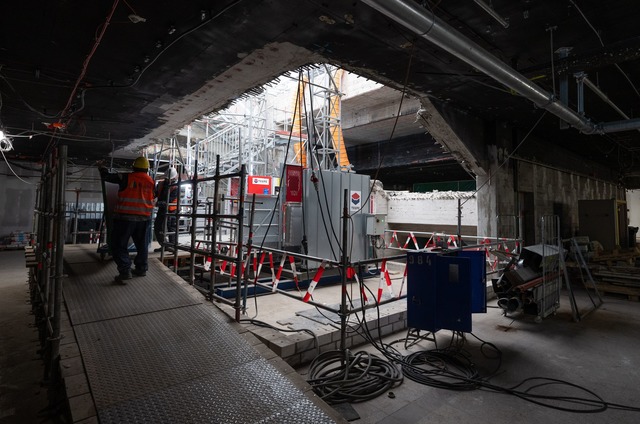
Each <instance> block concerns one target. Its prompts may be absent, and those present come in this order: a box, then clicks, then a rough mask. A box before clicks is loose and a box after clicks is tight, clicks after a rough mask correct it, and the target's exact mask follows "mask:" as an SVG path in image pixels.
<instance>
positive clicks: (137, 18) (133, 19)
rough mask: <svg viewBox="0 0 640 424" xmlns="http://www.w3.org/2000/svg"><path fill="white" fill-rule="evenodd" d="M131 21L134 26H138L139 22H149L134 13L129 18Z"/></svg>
mask: <svg viewBox="0 0 640 424" xmlns="http://www.w3.org/2000/svg"><path fill="white" fill-rule="evenodd" d="M128 17H129V20H130V21H131V22H133V23H134V24H137V23H139V22H147V20H146V19H145V18H143V17H142V16H140V15H136V14H135V13H132V14H131V15H129V16H128Z"/></svg>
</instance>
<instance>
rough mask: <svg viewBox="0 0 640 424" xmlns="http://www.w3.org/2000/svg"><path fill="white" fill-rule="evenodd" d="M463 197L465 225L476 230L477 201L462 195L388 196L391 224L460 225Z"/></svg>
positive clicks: (415, 194) (398, 194)
mask: <svg viewBox="0 0 640 424" xmlns="http://www.w3.org/2000/svg"><path fill="white" fill-rule="evenodd" d="M458 196H459V197H463V198H462V199H461V202H462V203H464V205H463V206H462V225H465V226H467V225H468V226H473V227H475V226H477V225H478V214H477V206H476V198H475V197H471V198H469V197H467V196H468V195H467V194H460V193H452V192H447V193H444V192H442V193H397V192H396V193H393V192H391V193H390V195H389V201H388V215H387V222H388V223H389V224H419V225H423V224H432V225H458V199H457V197H458Z"/></svg>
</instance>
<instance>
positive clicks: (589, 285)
mask: <svg viewBox="0 0 640 424" xmlns="http://www.w3.org/2000/svg"><path fill="white" fill-rule="evenodd" d="M571 246H572V247H573V249H574V251H575V257H576V262H577V263H578V267H579V269H580V280H581V281H582V285H583V286H584V288H585V290H586V292H587V295H588V296H589V300H590V301H591V305H592V306H591V308H589V309H588V310H586V311H584V312H583V313H581V312H580V310H579V308H578V302H577V301H576V297H575V294H574V293H573V288H572V287H571V280H570V279H569V274H568V272H567V266H566V264H565V262H564V258H563V256H562V255H560V261H561V266H562V270H563V272H564V279H565V281H566V282H567V290H568V292H569V301H570V302H571V313H572V316H573V320H574V321H576V322H579V321H580V320H582V319H583V318H584V317H586V316H587V315H589V314H590V313H591V312H593V311H595V310H596V309H598V308H599V307H600V306H601V305H602V304H603V303H604V301H603V300H602V296H601V295H600V292H599V291H598V286H597V285H596V282H595V281H594V280H593V276H592V275H591V271H589V266H588V265H587V262H586V261H585V259H584V256H582V252H581V251H580V247H579V246H578V242H577V241H576V239H575V238H571ZM585 275H586V277H587V279H586V280H585ZM589 289H593V291H594V292H595V294H596V296H597V300H598V301H597V302H596V299H594V297H593V295H592V294H591V291H590V290H589Z"/></svg>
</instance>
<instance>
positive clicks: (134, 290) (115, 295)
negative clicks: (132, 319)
mask: <svg viewBox="0 0 640 424" xmlns="http://www.w3.org/2000/svg"><path fill="white" fill-rule="evenodd" d="M162 268H163V265H161V264H160V263H159V262H157V261H154V260H150V261H149V270H148V271H147V276H146V277H134V278H133V279H131V280H129V281H128V282H127V284H126V285H122V284H118V283H115V282H114V281H113V279H114V277H115V276H116V274H117V273H118V272H117V270H116V266H115V264H114V263H113V262H112V261H109V262H105V263H103V262H98V263H95V262H94V263H73V264H67V269H68V271H69V278H68V279H65V280H64V283H63V284H64V292H65V300H66V301H67V307H68V308H69V315H70V318H71V322H72V323H73V324H74V325H77V324H83V323H87V322H93V321H99V320H104V319H110V318H117V317H122V316H128V315H137V314H142V313H148V312H153V311H160V310H165V309H171V308H178V307H182V306H187V305H196V304H200V303H202V299H198V298H196V297H193V296H192V295H191V294H189V293H188V292H187V291H185V290H184V288H183V287H181V286H180V285H179V284H177V283H176V282H175V281H172V280H171V278H169V277H168V275H167V273H166V271H165V270H164V269H162Z"/></svg>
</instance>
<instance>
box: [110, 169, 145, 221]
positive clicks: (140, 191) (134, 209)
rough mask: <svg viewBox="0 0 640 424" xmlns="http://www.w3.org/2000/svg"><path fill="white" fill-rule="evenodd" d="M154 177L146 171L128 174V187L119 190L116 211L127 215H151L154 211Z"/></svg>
mask: <svg viewBox="0 0 640 424" xmlns="http://www.w3.org/2000/svg"><path fill="white" fill-rule="evenodd" d="M153 186H154V184H153V179H152V178H151V177H150V176H149V175H147V173H146V172H132V173H130V174H128V175H127V187H126V188H125V189H124V190H121V191H119V192H118V204H117V205H116V207H115V209H114V212H115V213H118V214H126V215H142V216H151V213H152V212H153V198H154V193H153Z"/></svg>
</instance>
